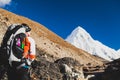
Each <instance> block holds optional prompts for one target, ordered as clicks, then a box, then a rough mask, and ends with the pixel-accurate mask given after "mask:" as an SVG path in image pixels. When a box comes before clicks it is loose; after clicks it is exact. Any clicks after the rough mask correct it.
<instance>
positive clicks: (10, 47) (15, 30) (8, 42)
mask: <svg viewBox="0 0 120 80" xmlns="http://www.w3.org/2000/svg"><path fill="white" fill-rule="evenodd" d="M25 37H26V35H25V27H24V26H23V25H19V24H13V25H11V26H9V28H8V30H7V31H6V33H5V35H4V37H3V41H2V44H1V47H2V48H5V49H6V53H7V54H6V55H7V58H8V61H9V64H10V65H11V66H12V62H13V61H16V62H20V61H21V58H22V53H23V48H24V44H22V41H23V40H24V39H25Z"/></svg>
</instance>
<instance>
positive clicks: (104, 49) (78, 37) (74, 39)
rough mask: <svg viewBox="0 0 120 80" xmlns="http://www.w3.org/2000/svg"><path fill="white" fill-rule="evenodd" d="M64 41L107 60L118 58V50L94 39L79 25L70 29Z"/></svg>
mask: <svg viewBox="0 0 120 80" xmlns="http://www.w3.org/2000/svg"><path fill="white" fill-rule="evenodd" d="M66 41H68V42H70V43H71V44H73V45H74V46H76V47H78V48H80V49H83V50H85V51H87V52H88V53H90V54H92V55H96V56H99V57H101V58H104V59H106V60H109V61H111V60H114V59H117V58H120V54H119V53H120V50H118V51H115V50H114V49H112V48H109V47H108V46H106V45H104V44H102V43H101V42H99V41H97V40H94V39H93V38H92V37H91V36H90V34H89V33H88V32H87V31H86V30H84V29H83V28H82V27H80V26H78V27H77V28H75V29H74V30H73V31H72V33H71V34H70V35H69V36H68V37H67V39H66Z"/></svg>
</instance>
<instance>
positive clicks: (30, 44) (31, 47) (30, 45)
mask: <svg viewBox="0 0 120 80" xmlns="http://www.w3.org/2000/svg"><path fill="white" fill-rule="evenodd" d="M35 54H36V50H35V41H34V40H33V39H32V38H31V37H26V38H25V46H24V53H23V56H24V57H25V58H29V59H31V60H34V59H35Z"/></svg>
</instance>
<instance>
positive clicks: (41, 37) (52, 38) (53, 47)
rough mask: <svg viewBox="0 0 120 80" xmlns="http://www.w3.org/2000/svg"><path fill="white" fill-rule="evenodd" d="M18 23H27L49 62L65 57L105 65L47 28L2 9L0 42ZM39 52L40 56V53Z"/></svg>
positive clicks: (82, 62)
mask: <svg viewBox="0 0 120 80" xmlns="http://www.w3.org/2000/svg"><path fill="white" fill-rule="evenodd" d="M33 16H34V15H33ZM16 23H26V24H28V25H29V26H30V27H31V28H32V32H31V35H32V37H33V38H34V39H35V42H36V47H37V50H40V51H43V52H45V54H43V56H45V57H46V58H48V56H50V57H51V59H52V60H49V61H55V60H56V59H59V58H63V57H71V58H74V59H76V60H78V61H79V62H80V63H81V64H84V65H86V64H89V63H91V65H95V66H96V65H101V64H103V63H102V62H101V61H99V59H97V58H96V57H94V56H92V55H90V54H88V53H87V52H85V51H83V50H81V49H78V48H76V47H74V46H73V45H71V44H69V43H68V42H66V41H64V40H63V39H62V38H61V37H59V36H58V35H56V34H55V33H53V32H52V31H50V30H49V29H47V28H46V27H45V26H43V25H41V24H39V23H37V22H34V21H32V20H30V19H28V18H25V17H22V16H18V15H16V14H13V13H11V12H8V11H6V10H3V9H0V32H1V34H0V42H1V41H2V38H3V35H4V33H5V31H6V30H7V27H8V26H9V25H11V24H16ZM37 52H38V54H40V52H39V51H37ZM46 55H47V56H46ZM38 58H39V56H38Z"/></svg>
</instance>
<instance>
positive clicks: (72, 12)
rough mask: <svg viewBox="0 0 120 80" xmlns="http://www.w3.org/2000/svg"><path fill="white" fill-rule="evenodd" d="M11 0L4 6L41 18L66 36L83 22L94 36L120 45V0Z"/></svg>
mask: <svg viewBox="0 0 120 80" xmlns="http://www.w3.org/2000/svg"><path fill="white" fill-rule="evenodd" d="M6 1H7V0H6ZM8 1H9V2H10V1H11V2H10V4H9V5H4V7H3V8H4V9H7V10H9V11H11V12H14V13H16V14H18V15H22V16H25V17H28V18H30V19H32V20H34V21H37V22H39V23H40V24H42V25H44V26H46V27H47V28H48V29H50V30H52V31H53V32H55V33H56V34H57V35H59V36H60V37H62V38H63V39H65V38H66V37H67V36H68V35H69V34H70V33H71V32H72V30H73V29H75V28H76V27H77V26H81V27H83V28H84V29H85V30H86V31H88V32H89V33H90V35H91V36H92V37H93V38H94V39H96V40H99V41H100V42H102V43H103V44H105V45H107V46H109V47H111V48H114V49H116V50H117V49H119V48H120V0H8Z"/></svg>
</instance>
